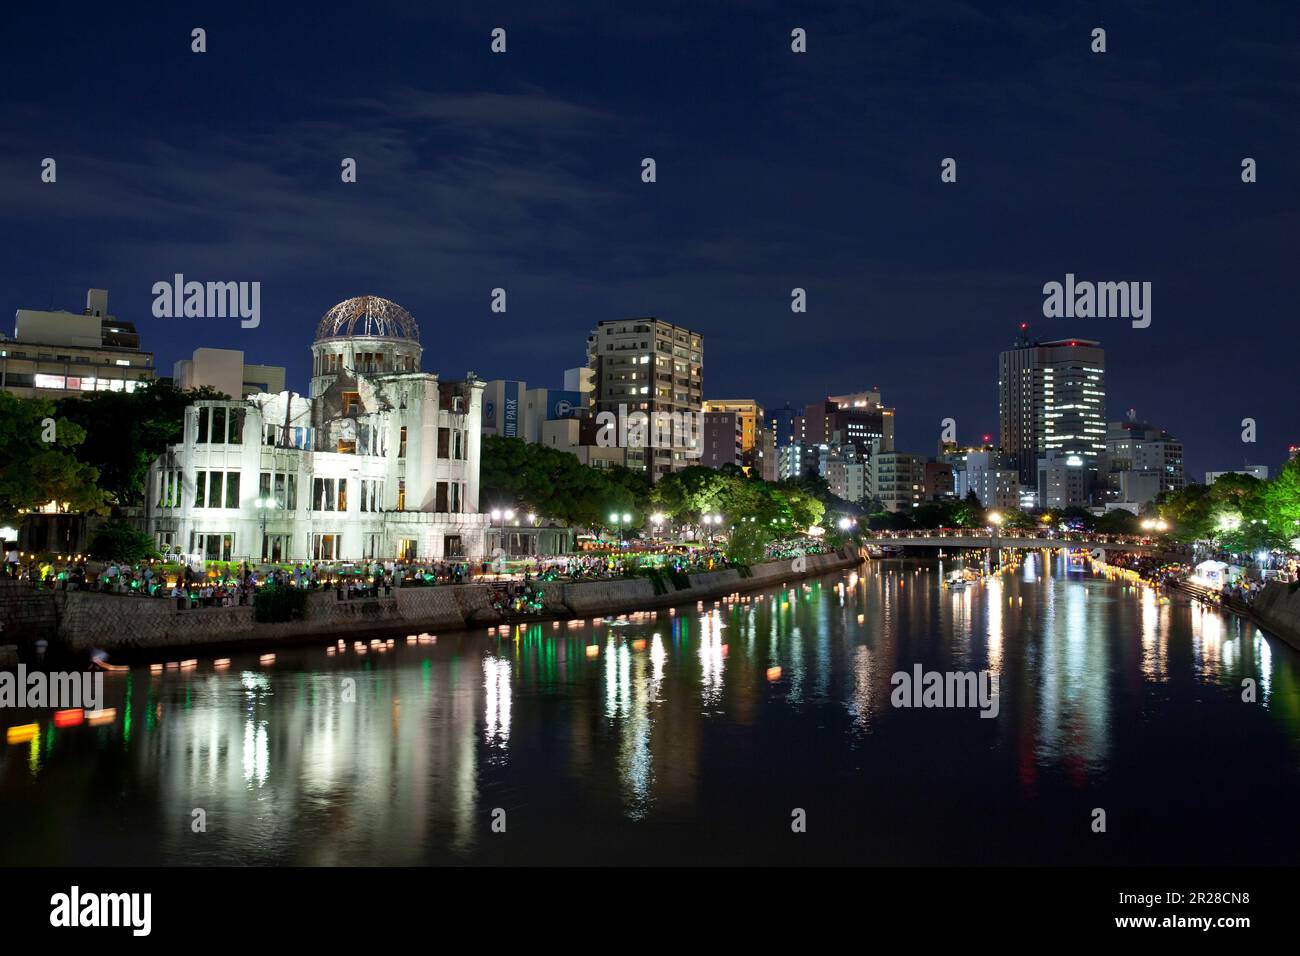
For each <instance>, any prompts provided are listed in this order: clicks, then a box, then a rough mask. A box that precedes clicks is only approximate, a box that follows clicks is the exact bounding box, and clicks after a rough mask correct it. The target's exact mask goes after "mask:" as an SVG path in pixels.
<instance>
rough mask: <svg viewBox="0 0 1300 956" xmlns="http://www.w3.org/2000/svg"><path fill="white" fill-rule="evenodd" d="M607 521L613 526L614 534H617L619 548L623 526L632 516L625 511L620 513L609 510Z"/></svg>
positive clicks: (629, 521)
mask: <svg viewBox="0 0 1300 956" xmlns="http://www.w3.org/2000/svg"><path fill="white" fill-rule="evenodd" d="M609 523H610V524H612V525H613V526H614V534H615V535H617V536H618V544H619V547H620V548H621V547H622V546H623V526H624V525H626V524H631V523H632V516H631V515H630V514H628V513H627V512H626V511H624V512H623V513H622V514H620V513H619V512H617V511H611V512H610V513H609Z"/></svg>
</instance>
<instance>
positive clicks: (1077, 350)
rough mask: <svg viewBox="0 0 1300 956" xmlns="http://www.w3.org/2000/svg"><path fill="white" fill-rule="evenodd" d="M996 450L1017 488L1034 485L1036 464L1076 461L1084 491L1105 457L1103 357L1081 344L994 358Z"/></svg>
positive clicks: (1044, 345) (1090, 344)
mask: <svg viewBox="0 0 1300 956" xmlns="http://www.w3.org/2000/svg"><path fill="white" fill-rule="evenodd" d="M998 415H999V419H1000V425H1001V432H1002V435H1001V447H1002V450H1003V451H1004V452H1007V453H1009V454H1011V455H1013V456H1014V457H1015V460H1016V468H1017V470H1018V471H1019V473H1020V481H1021V483H1022V484H1026V485H1031V484H1035V483H1037V479H1038V463H1039V459H1041V458H1043V457H1045V456H1046V455H1047V453H1048V452H1052V451H1054V452H1058V453H1059V454H1060V456H1061V458H1062V460H1063V461H1064V460H1077V462H1078V464H1077V465H1072V466H1071V467H1078V468H1081V469H1082V471H1083V474H1084V476H1085V478H1086V479H1087V483H1088V488H1089V489H1091V487H1092V486H1093V485H1094V484H1095V483H1096V480H1097V476H1098V474H1099V473H1100V472H1101V471H1102V469H1103V464H1104V459H1105V455H1106V353H1105V352H1104V351H1103V350H1102V348H1101V346H1100V344H1099V343H1097V342H1094V341H1090V340H1087V339H1057V340H1054V341H1050V342H1032V343H1031V342H1030V341H1029V340H1028V338H1027V336H1025V335H1022V336H1021V340H1020V341H1019V342H1018V343H1017V344H1016V346H1015V347H1014V348H1012V349H1008V350H1007V351H1004V352H1002V353H1001V354H1000V355H999V356H998Z"/></svg>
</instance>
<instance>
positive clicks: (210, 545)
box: [190, 532, 235, 561]
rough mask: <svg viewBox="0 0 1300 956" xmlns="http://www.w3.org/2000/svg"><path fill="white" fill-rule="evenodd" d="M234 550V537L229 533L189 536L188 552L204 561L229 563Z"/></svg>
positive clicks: (192, 534)
mask: <svg viewBox="0 0 1300 956" xmlns="http://www.w3.org/2000/svg"><path fill="white" fill-rule="evenodd" d="M234 550H235V536H234V535H233V534H229V533H223V534H200V533H198V532H193V533H191V535H190V552H191V553H192V554H196V555H199V556H200V557H201V558H202V559H203V560H204V561H229V560H230V556H231V554H232V553H233V552H234Z"/></svg>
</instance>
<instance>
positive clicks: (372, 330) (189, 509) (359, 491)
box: [146, 296, 489, 562]
mask: <svg viewBox="0 0 1300 956" xmlns="http://www.w3.org/2000/svg"><path fill="white" fill-rule="evenodd" d="M419 336H420V333H419V328H418V326H417V325H416V324H415V321H414V320H413V319H412V318H411V316H410V314H409V313H407V312H406V310H405V309H402V308H401V307H400V306H398V305H396V304H394V303H392V302H390V301H388V300H387V299H381V298H379V297H377V296H360V297H357V298H353V299H348V300H346V301H344V302H341V303H339V304H338V305H336V306H335V307H334V308H333V309H331V310H330V311H329V312H327V313H326V314H325V316H324V318H322V319H321V322H320V324H319V326H318V327H317V330H316V338H315V341H314V342H313V343H312V379H311V391H310V395H309V396H308V397H306V398H304V397H302V396H300V395H297V394H295V393H292V392H281V393H279V394H276V395H267V394H253V395H249V396H247V397H246V398H245V399H242V400H239V401H202V402H196V403H195V404H194V405H192V406H190V407H189V408H187V409H186V411H185V433H184V439H183V440H182V441H181V442H180V443H179V444H176V445H172V446H170V447H169V448H168V449H167V451H166V453H165V454H163V455H161V456H160V457H159V458H158V459H157V461H155V462H154V464H153V466H152V468H151V470H150V474H149V484H148V497H147V508H146V522H147V529H148V530H149V532H150V533H151V534H152V535H153V536H154V537H155V539H156V540H157V542H158V544H159V546H160V547H161V548H163V549H165V550H169V551H172V552H175V551H176V550H177V549H178V548H179V549H180V552H181V553H182V554H185V555H188V556H189V557H190V559H191V560H192V561H197V560H209V561H214V560H216V561H241V560H251V561H253V562H260V561H264V560H265V561H276V562H295V561H304V560H308V561H365V560H371V559H378V560H385V559H392V558H404V559H407V560H421V561H423V560H439V559H449V560H450V559H456V558H465V559H469V560H477V559H481V558H482V557H483V555H484V553H485V544H486V531H487V528H488V524H489V521H488V517H487V516H486V515H483V514H480V513H479V451H480V444H481V422H480V418H481V410H482V391H483V384H484V383H483V382H482V381H481V380H479V379H478V378H476V377H475V376H474V375H473V374H472V373H471V374H469V375H467V376H466V377H465V378H464V379H463V380H460V381H444V380H442V379H440V378H439V377H438V376H437V375H436V374H432V373H429V372H423V371H421V370H420V363H421V355H422V352H423V350H422V348H421V346H420V341H419Z"/></svg>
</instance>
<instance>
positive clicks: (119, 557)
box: [86, 521, 158, 562]
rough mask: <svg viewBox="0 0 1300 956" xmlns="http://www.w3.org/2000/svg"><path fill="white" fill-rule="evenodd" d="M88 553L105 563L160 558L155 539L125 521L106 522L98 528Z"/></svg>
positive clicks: (87, 549)
mask: <svg viewBox="0 0 1300 956" xmlns="http://www.w3.org/2000/svg"><path fill="white" fill-rule="evenodd" d="M86 551H87V553H88V554H89V555H90V556H91V557H92V558H99V559H101V560H104V561H132V562H134V561H147V560H148V559H149V558H154V557H157V556H158V548H157V546H156V545H155V544H154V541H153V538H151V537H149V535H147V534H145V533H144V532H143V531H141V530H140V529H139V528H136V527H134V526H132V525H129V524H127V523H125V522H123V521H106V522H104V523H103V524H101V525H100V526H99V527H98V528H96V529H95V533H94V535H93V536H92V537H91V539H90V544H89V545H87V547H86Z"/></svg>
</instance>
